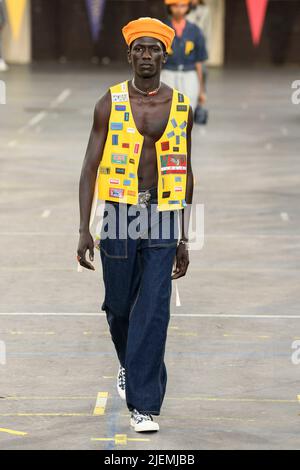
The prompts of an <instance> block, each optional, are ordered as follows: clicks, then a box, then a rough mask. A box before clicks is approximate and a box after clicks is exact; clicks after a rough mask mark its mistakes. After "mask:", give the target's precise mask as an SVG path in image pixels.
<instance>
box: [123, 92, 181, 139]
mask: <svg viewBox="0 0 300 470" xmlns="http://www.w3.org/2000/svg"><path fill="white" fill-rule="evenodd" d="M171 102H172V100H171V99H159V100H158V99H155V98H154V97H152V98H143V97H141V98H137V99H136V98H135V99H132V100H131V110H132V114H133V119H134V121H135V124H136V127H137V129H138V131H139V132H140V134H142V135H143V136H144V137H145V139H147V140H148V139H149V140H152V141H153V142H156V141H157V140H159V139H160V138H161V136H162V135H163V133H164V131H165V129H166V127H167V124H168V120H169V117H170V109H171Z"/></svg>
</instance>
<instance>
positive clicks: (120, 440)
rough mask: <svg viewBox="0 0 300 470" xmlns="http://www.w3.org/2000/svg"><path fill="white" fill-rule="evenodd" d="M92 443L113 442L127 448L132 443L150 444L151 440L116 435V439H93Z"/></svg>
mask: <svg viewBox="0 0 300 470" xmlns="http://www.w3.org/2000/svg"><path fill="white" fill-rule="evenodd" d="M91 441H94V442H107V441H112V442H114V443H115V444H116V445H122V446H126V444H127V443H128V442H129V441H130V442H149V441H150V439H142V438H139V437H137V438H130V437H127V434H116V435H115V437H114V438H108V437H97V438H96V437H93V438H92V439H91Z"/></svg>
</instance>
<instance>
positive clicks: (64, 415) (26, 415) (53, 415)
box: [0, 412, 93, 430]
mask: <svg viewBox="0 0 300 470" xmlns="http://www.w3.org/2000/svg"><path fill="white" fill-rule="evenodd" d="M0 416H1V417H15V418H16V417H17V418H29V417H30V418H31V417H37V418H38V417H48V418H59V417H62V418H72V417H85V418H86V417H93V415H91V414H90V413H42V412H41V413H0ZM0 430H1V429H0Z"/></svg>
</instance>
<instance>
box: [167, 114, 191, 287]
mask: <svg viewBox="0 0 300 470" xmlns="http://www.w3.org/2000/svg"><path fill="white" fill-rule="evenodd" d="M193 125H194V117H193V110H192V108H191V107H190V112H189V122H188V126H187V182H186V198H185V199H186V202H187V204H188V205H187V207H186V208H185V209H182V210H180V211H179V217H180V219H179V220H180V229H181V239H182V240H185V241H188V233H189V224H190V218H191V209H192V203H193V194H194V175H193V169H192V138H191V135H192V129H193ZM189 263H190V261H189V252H188V249H187V248H186V246H185V245H183V244H180V245H178V248H177V253H176V267H175V270H174V275H173V276H172V279H179V278H180V277H183V276H185V275H186V272H187V269H188V266H189Z"/></svg>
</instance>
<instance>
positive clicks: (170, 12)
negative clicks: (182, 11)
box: [166, 3, 192, 16]
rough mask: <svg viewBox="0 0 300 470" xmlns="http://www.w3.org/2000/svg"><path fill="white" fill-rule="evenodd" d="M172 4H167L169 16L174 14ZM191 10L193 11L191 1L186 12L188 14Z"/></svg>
mask: <svg viewBox="0 0 300 470" xmlns="http://www.w3.org/2000/svg"><path fill="white" fill-rule="evenodd" d="M171 6H172V5H166V8H167V13H168V15H169V16H172V10H171ZM191 11H192V4H191V3H189V8H188V11H187V12H186V14H187V15H188V14H189V13H190V12H191Z"/></svg>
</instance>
